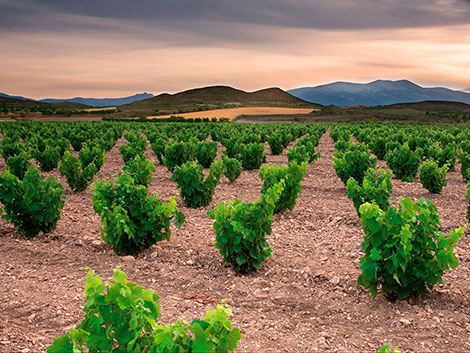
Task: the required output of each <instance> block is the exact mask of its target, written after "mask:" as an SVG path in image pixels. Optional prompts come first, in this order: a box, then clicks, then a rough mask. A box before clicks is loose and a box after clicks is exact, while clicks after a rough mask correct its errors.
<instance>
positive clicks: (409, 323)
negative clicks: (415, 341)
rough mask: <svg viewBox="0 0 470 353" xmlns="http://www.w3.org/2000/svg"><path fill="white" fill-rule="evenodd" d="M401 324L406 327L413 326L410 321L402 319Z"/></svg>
mask: <svg viewBox="0 0 470 353" xmlns="http://www.w3.org/2000/svg"><path fill="white" fill-rule="evenodd" d="M400 322H401V323H402V324H404V325H406V326H409V325H411V322H410V320H407V319H400Z"/></svg>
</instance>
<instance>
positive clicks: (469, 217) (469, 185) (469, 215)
mask: <svg viewBox="0 0 470 353" xmlns="http://www.w3.org/2000/svg"><path fill="white" fill-rule="evenodd" d="M465 199H466V200H467V204H468V206H467V220H468V221H469V222H470V183H467V195H466V197H465Z"/></svg>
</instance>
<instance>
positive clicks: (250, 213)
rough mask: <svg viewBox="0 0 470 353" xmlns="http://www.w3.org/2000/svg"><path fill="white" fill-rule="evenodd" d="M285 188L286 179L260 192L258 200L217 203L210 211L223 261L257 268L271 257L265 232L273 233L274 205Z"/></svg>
mask: <svg viewBox="0 0 470 353" xmlns="http://www.w3.org/2000/svg"><path fill="white" fill-rule="evenodd" d="M283 189H284V182H280V183H279V184H276V185H275V186H274V187H272V188H271V189H269V190H267V191H266V192H265V193H263V194H261V198H260V199H259V200H257V201H254V202H250V203H243V202H242V201H240V200H231V201H229V202H228V203H218V204H217V206H216V207H215V208H214V209H212V210H210V211H209V212H208V213H207V214H208V216H209V217H210V218H212V219H214V220H215V222H214V225H213V228H214V231H215V234H216V240H215V247H216V248H218V249H219V251H220V253H221V255H222V257H223V259H224V261H225V262H226V263H230V264H232V266H233V267H234V268H235V270H236V271H239V272H242V273H248V272H251V271H254V270H256V269H258V268H259V267H260V265H261V264H262V263H263V262H264V261H265V260H266V259H267V258H269V257H271V255H272V249H271V247H270V246H269V244H268V242H267V241H266V235H268V234H271V230H272V229H271V222H272V218H273V213H274V208H275V207H276V203H277V200H278V199H279V197H280V196H281V193H282V191H283Z"/></svg>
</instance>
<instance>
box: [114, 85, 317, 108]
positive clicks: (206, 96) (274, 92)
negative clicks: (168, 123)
mask: <svg viewBox="0 0 470 353" xmlns="http://www.w3.org/2000/svg"><path fill="white" fill-rule="evenodd" d="M238 106H270V107H273V106H278V107H279V106H282V107H296V108H315V107H318V104H313V103H309V102H306V101H304V100H302V99H299V98H296V97H294V96H292V95H290V94H289V93H287V92H285V91H283V90H281V89H280V88H266V89H262V90H259V91H255V92H245V91H242V90H239V89H235V88H232V87H228V86H211V87H203V88H195V89H190V90H187V91H184V92H179V93H176V94H168V93H163V94H160V95H158V96H156V97H153V98H150V99H146V100H143V101H139V102H133V103H131V104H127V105H123V106H122V107H121V110H122V112H123V113H129V112H132V113H133V114H134V115H139V114H141V115H144V114H177V113H182V112H191V111H199V110H201V111H202V110H208V109H219V108H227V107H238Z"/></svg>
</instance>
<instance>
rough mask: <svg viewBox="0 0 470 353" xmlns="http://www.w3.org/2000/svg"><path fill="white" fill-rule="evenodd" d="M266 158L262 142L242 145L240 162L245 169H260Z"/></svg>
mask: <svg viewBox="0 0 470 353" xmlns="http://www.w3.org/2000/svg"><path fill="white" fill-rule="evenodd" d="M265 158H266V155H265V152H264V146H263V144H261V143H248V144H242V145H240V162H241V164H242V168H243V169H245V170H253V169H259V168H260V167H261V166H262V165H263V162H264V159H265Z"/></svg>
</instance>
